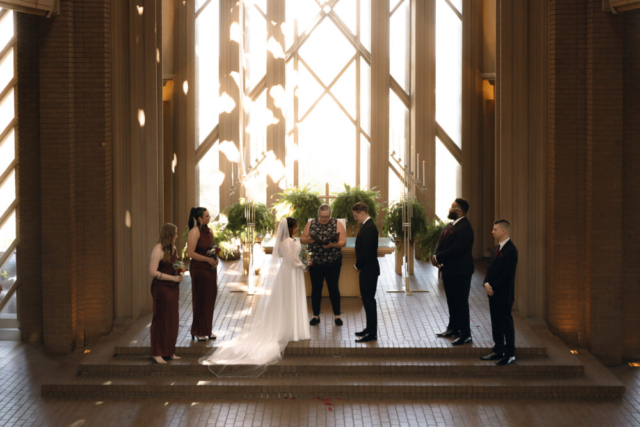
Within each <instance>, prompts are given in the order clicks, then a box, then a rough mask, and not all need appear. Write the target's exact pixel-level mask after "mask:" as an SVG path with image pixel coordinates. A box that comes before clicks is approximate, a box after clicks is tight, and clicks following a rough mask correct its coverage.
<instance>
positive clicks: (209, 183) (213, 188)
mask: <svg viewBox="0 0 640 427" xmlns="http://www.w3.org/2000/svg"><path fill="white" fill-rule="evenodd" d="M218 147H219V143H216V144H215V145H214V146H213V147H211V148H210V149H209V151H208V152H207V154H205V156H204V157H203V158H202V159H201V160H200V162H199V163H198V165H197V166H196V177H197V179H198V184H199V188H198V193H197V194H196V197H199V199H198V201H197V203H196V204H197V205H198V206H203V207H205V208H207V209H208V210H209V214H210V215H211V216H212V217H213V218H215V217H216V216H217V215H218V214H219V213H220V208H221V206H220V186H221V185H222V182H223V181H224V172H222V171H221V170H220V162H219V155H220V154H219V153H220V152H219V150H218ZM235 172H236V173H235V177H234V178H235V179H236V180H237V179H238V174H237V169H235Z"/></svg>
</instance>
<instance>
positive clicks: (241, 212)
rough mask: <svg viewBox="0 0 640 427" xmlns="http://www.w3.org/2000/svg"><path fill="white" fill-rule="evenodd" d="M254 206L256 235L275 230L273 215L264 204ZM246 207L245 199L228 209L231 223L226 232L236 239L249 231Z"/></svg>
mask: <svg viewBox="0 0 640 427" xmlns="http://www.w3.org/2000/svg"><path fill="white" fill-rule="evenodd" d="M254 205H255V216H256V217H255V227H256V229H255V230H256V233H258V234H267V233H269V232H270V231H272V230H273V229H274V220H273V214H272V213H271V211H269V209H267V207H266V206H265V205H264V204H262V203H254ZM245 206H246V201H245V199H240V201H238V203H234V204H232V205H230V206H228V207H227V209H226V211H227V218H228V219H229V223H228V224H227V226H226V227H225V231H227V232H229V233H231V235H233V236H234V237H240V236H241V234H242V233H244V232H245V231H246V229H247V218H246V216H245Z"/></svg>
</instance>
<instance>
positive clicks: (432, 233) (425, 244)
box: [418, 219, 447, 261]
mask: <svg viewBox="0 0 640 427" xmlns="http://www.w3.org/2000/svg"><path fill="white" fill-rule="evenodd" d="M446 226H447V223H446V222H442V221H439V220H437V219H434V220H433V222H432V223H429V224H427V225H426V227H425V228H424V230H423V231H422V232H421V233H420V234H419V235H418V237H419V238H420V243H419V248H420V252H421V256H420V259H421V260H422V261H427V260H429V259H431V257H432V256H433V255H434V253H435V251H436V247H437V246H438V243H440V237H441V236H442V232H443V231H444V229H445V227H446Z"/></svg>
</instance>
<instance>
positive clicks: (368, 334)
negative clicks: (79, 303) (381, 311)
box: [351, 202, 380, 343]
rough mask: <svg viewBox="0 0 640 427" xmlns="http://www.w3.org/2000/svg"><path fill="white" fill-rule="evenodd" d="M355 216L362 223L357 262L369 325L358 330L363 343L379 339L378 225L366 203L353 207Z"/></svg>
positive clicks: (358, 240) (357, 242)
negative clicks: (370, 214)
mask: <svg viewBox="0 0 640 427" xmlns="http://www.w3.org/2000/svg"><path fill="white" fill-rule="evenodd" d="M351 210H352V212H353V217H354V218H355V220H356V221H358V222H359V223H360V224H362V225H361V226H360V232H359V233H358V237H357V238H356V264H355V268H356V270H358V272H359V273H360V277H359V280H360V296H361V298H362V305H363V306H364V312H365V314H366V316H367V326H366V328H364V330H363V331H361V332H356V336H358V337H360V338H359V339H356V342H359V343H363V342H369V341H376V340H377V339H378V313H377V306H376V288H377V287H378V276H380V264H379V263H378V227H376V224H375V223H374V222H373V220H372V219H371V218H370V217H369V209H368V208H367V205H365V204H364V203H361V202H358V203H356V204H355V205H353V208H351Z"/></svg>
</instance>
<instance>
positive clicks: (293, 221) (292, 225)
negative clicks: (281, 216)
mask: <svg viewBox="0 0 640 427" xmlns="http://www.w3.org/2000/svg"><path fill="white" fill-rule="evenodd" d="M296 225H298V220H297V219H295V218H292V217H290V216H289V217H287V228H289V237H293V229H294V228H296Z"/></svg>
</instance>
